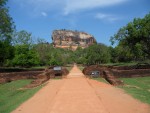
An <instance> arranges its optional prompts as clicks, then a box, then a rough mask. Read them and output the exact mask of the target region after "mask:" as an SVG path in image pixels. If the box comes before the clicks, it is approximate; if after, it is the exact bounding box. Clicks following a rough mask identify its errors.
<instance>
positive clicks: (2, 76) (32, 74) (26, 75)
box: [0, 71, 43, 83]
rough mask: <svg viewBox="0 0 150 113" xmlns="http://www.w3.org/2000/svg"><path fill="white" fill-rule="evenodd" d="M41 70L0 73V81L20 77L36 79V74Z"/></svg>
mask: <svg viewBox="0 0 150 113" xmlns="http://www.w3.org/2000/svg"><path fill="white" fill-rule="evenodd" d="M42 72H43V71H25V72H11V73H0V83H6V82H11V81H14V80H20V79H36V78H37V76H38V75H39V74H40V73H42Z"/></svg>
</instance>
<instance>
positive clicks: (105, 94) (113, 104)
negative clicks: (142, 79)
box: [12, 66, 150, 113]
mask: <svg viewBox="0 0 150 113" xmlns="http://www.w3.org/2000/svg"><path fill="white" fill-rule="evenodd" d="M12 113H150V106H149V105H147V104H144V103H141V102H139V101H138V100H136V99H133V98H132V97H131V96H129V95H128V94H126V93H125V92H124V91H123V90H121V89H118V88H115V87H113V86H111V85H108V84H105V83H101V82H98V81H95V80H92V79H88V78H86V77H85V76H84V75H83V74H82V72H81V71H80V70H79V69H78V68H77V66H74V67H73V69H72V70H71V72H70V74H69V75H68V77H67V78H66V79H60V80H50V81H49V83H48V84H47V85H46V86H45V87H43V88H42V89H41V90H40V91H39V92H38V93H36V94H35V95H34V96H33V97H32V98H30V99H29V100H27V101H26V102H25V103H23V104H22V105H20V106H19V107H18V108H17V109H16V110H14V111H13V112H12Z"/></svg>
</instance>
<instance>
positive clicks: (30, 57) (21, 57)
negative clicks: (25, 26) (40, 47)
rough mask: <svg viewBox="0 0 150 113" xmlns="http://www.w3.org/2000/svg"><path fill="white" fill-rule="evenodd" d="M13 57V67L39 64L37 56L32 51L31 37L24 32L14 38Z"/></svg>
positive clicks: (18, 33)
mask: <svg viewBox="0 0 150 113" xmlns="http://www.w3.org/2000/svg"><path fill="white" fill-rule="evenodd" d="M14 47H15V57H14V59H13V60H12V65H13V66H22V67H31V66H35V65H38V64H39V56H38V53H37V52H36V51H34V50H33V42H32V35H31V33H28V32H26V31H20V32H17V33H16V34H15V37H14Z"/></svg>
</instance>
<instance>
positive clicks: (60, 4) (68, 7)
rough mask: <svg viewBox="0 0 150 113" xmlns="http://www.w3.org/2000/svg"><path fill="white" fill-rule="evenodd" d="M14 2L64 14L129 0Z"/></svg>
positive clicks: (37, 9)
mask: <svg viewBox="0 0 150 113" xmlns="http://www.w3.org/2000/svg"><path fill="white" fill-rule="evenodd" d="M13 1H14V2H17V3H20V4H24V6H30V7H31V9H32V10H33V11H34V12H36V11H40V12H41V11H46V12H48V11H55V10H57V11H58V10H59V11H62V12H61V13H63V14H64V15H68V14H71V13H74V12H80V11H82V10H83V11H84V10H89V9H94V8H98V7H108V6H112V5H117V4H121V3H124V2H126V1H129V0H13Z"/></svg>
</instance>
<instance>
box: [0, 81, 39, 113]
mask: <svg viewBox="0 0 150 113" xmlns="http://www.w3.org/2000/svg"><path fill="white" fill-rule="evenodd" d="M31 81H32V80H18V81H13V82H10V83H6V84H0V106H1V107H0V113H10V112H11V111H12V110H14V109H16V108H17V107H18V106H19V105H20V104H21V103H23V102H24V101H25V100H27V99H29V98H30V97H31V96H33V95H34V94H35V93H36V92H37V91H38V90H39V89H40V88H41V87H37V88H34V89H24V90H19V88H22V87H23V86H25V85H27V84H29V83H30V82H31Z"/></svg>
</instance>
